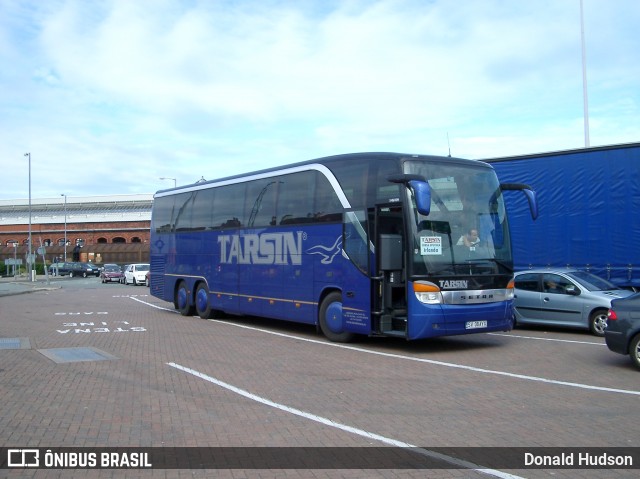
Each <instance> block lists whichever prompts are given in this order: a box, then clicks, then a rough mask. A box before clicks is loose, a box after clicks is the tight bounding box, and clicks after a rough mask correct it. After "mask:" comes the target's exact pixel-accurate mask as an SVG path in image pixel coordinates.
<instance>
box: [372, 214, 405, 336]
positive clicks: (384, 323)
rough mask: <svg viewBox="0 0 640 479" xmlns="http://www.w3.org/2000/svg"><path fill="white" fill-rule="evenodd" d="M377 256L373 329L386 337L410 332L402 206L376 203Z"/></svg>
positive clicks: (374, 274) (374, 277)
mask: <svg viewBox="0 0 640 479" xmlns="http://www.w3.org/2000/svg"><path fill="white" fill-rule="evenodd" d="M373 223H374V235H373V236H374V237H375V238H376V245H375V251H376V255H375V257H376V259H375V263H374V267H375V271H374V272H373V279H374V281H373V303H374V304H373V308H372V311H373V316H374V330H375V331H376V332H377V333H380V334H384V335H386V336H398V337H406V335H407V282H406V274H405V272H406V265H405V261H404V258H405V254H404V249H405V248H404V245H405V238H404V234H403V231H405V228H404V223H403V212H402V206H401V205H400V204H398V203H391V204H384V205H377V206H376V208H375V212H374V221H373Z"/></svg>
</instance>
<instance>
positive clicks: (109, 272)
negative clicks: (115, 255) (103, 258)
mask: <svg viewBox="0 0 640 479" xmlns="http://www.w3.org/2000/svg"><path fill="white" fill-rule="evenodd" d="M123 276H124V274H123V273H122V270H121V269H120V266H118V265H117V264H105V265H104V266H103V267H102V271H100V279H101V280H102V282H103V283H111V282H115V283H119V282H120V279H121V278H122V277H123Z"/></svg>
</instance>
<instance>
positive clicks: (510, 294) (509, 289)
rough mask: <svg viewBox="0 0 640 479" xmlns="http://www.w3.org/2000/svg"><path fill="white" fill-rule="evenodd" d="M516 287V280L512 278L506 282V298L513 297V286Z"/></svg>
mask: <svg viewBox="0 0 640 479" xmlns="http://www.w3.org/2000/svg"><path fill="white" fill-rule="evenodd" d="M515 287H516V281H515V280H514V279H512V280H511V281H509V284H507V294H506V295H505V296H506V298H505V299H506V300H507V301H508V300H510V299H513V298H514V296H515V290H514V288H515Z"/></svg>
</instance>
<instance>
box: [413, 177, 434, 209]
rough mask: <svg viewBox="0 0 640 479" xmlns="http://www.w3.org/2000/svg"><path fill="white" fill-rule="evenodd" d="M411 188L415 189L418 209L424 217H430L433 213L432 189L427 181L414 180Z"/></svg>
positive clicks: (414, 193)
mask: <svg viewBox="0 0 640 479" xmlns="http://www.w3.org/2000/svg"><path fill="white" fill-rule="evenodd" d="M409 186H410V187H411V189H413V195H414V197H415V199H416V209H417V210H418V213H420V214H421V215H423V216H429V213H430V212H431V188H429V183H427V182H426V181H418V180H412V181H410V182H409Z"/></svg>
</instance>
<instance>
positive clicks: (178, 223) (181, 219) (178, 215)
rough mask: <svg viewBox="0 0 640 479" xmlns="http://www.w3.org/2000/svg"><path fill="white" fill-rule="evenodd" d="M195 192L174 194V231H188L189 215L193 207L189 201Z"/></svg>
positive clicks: (189, 225)
mask: <svg viewBox="0 0 640 479" xmlns="http://www.w3.org/2000/svg"><path fill="white" fill-rule="evenodd" d="M194 196H195V193H193V192H191V193H180V194H178V195H176V205H175V206H176V207H175V211H174V217H173V227H174V229H175V231H189V230H190V229H191V227H192V225H191V217H192V214H193V208H192V206H191V203H192V202H193V198H194Z"/></svg>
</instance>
